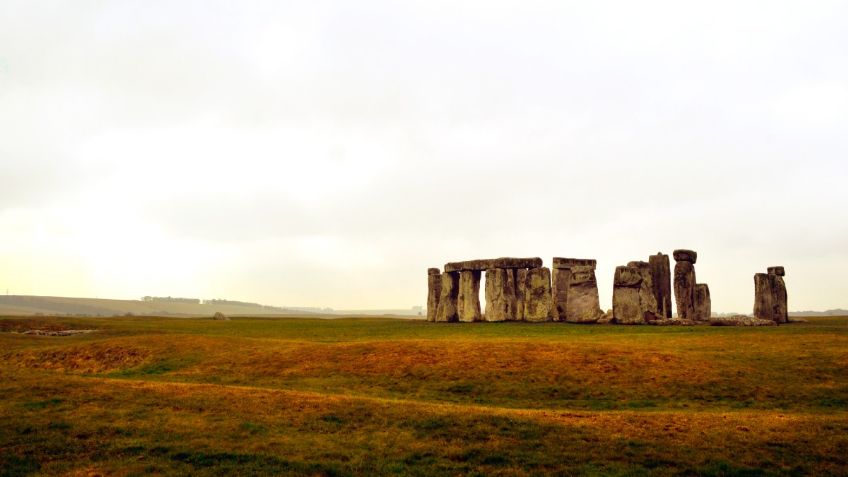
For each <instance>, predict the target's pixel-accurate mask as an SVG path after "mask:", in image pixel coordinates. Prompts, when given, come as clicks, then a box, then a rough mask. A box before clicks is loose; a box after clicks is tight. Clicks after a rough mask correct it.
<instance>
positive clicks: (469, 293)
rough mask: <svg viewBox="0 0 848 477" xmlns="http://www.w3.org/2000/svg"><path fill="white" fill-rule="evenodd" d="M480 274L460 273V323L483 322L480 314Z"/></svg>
mask: <svg viewBox="0 0 848 477" xmlns="http://www.w3.org/2000/svg"><path fill="white" fill-rule="evenodd" d="M480 276H481V274H480V272H479V271H477V270H463V271H461V272H459V297H458V302H459V303H458V304H459V321H464V322H472V321H481V320H482V314H481V313H480Z"/></svg>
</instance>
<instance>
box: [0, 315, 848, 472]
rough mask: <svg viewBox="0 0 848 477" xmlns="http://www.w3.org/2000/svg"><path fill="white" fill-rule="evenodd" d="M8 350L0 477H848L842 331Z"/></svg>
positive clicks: (223, 338) (309, 323) (197, 322)
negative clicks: (42, 476) (160, 476)
mask: <svg viewBox="0 0 848 477" xmlns="http://www.w3.org/2000/svg"><path fill="white" fill-rule="evenodd" d="M29 328H41V329H44V328H56V329H61V328H70V329H97V330H98V331H97V332H94V333H90V334H86V335H77V336H68V337H47V336H32V335H24V334H17V333H10V331H21V330H25V329H29ZM0 331H5V332H2V333H0V359H2V367H0V475H27V474H33V473H36V474H39V473H40V474H50V475H52V474H70V475H113V474H114V475H146V474H193V475H225V474H231V473H239V474H243V475H244V474H272V475H705V476H709V475H754V476H755V475H848V318H813V319H810V321H809V322H808V323H799V324H791V325H787V326H780V327H775V328H729V327H627V326H600V325H598V326H578V325H566V324H553V323H550V324H523V323H481V324H430V323H425V322H422V321H405V320H391V319H372V318H360V319H339V320H317V319H258V318H257V319H235V320H233V321H213V320H209V319H164V318H141V317H122V318H99V319H91V318H90V319H85V318H37V319H21V318H0Z"/></svg>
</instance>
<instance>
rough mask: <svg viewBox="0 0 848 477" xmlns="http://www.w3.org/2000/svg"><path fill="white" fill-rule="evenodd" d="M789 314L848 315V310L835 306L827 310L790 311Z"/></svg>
mask: <svg viewBox="0 0 848 477" xmlns="http://www.w3.org/2000/svg"><path fill="white" fill-rule="evenodd" d="M789 316H848V310H843V309H842V308H837V309H836V310H827V311H790V312H789Z"/></svg>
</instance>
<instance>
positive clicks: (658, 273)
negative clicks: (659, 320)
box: [648, 252, 671, 318]
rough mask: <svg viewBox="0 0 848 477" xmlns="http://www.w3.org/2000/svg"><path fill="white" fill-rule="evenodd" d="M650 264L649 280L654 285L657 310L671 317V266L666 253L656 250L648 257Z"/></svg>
mask: <svg viewBox="0 0 848 477" xmlns="http://www.w3.org/2000/svg"><path fill="white" fill-rule="evenodd" d="M648 263H650V264H651V281H652V283H653V286H654V299H656V301H657V312H658V314H659V315H660V316H662V317H664V318H671V267H670V266H669V261H668V255H664V254H662V253H661V252H657V254H656V255H651V256H650V257H649V258H648Z"/></svg>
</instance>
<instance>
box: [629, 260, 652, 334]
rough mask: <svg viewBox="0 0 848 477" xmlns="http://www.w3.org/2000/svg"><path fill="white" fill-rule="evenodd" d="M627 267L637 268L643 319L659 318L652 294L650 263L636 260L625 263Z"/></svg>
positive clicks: (640, 307)
mask: <svg viewBox="0 0 848 477" xmlns="http://www.w3.org/2000/svg"><path fill="white" fill-rule="evenodd" d="M627 266H628V267H632V268H635V269H637V270H639V275H640V276H641V277H642V283H640V284H639V309H640V310H641V311H642V319H643V320H644V321H654V320H656V319H657V318H659V311H658V310H657V297H656V295H654V279H653V274H652V273H651V264H650V263H648V262H642V261H636V262H630V263H628V264H627Z"/></svg>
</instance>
